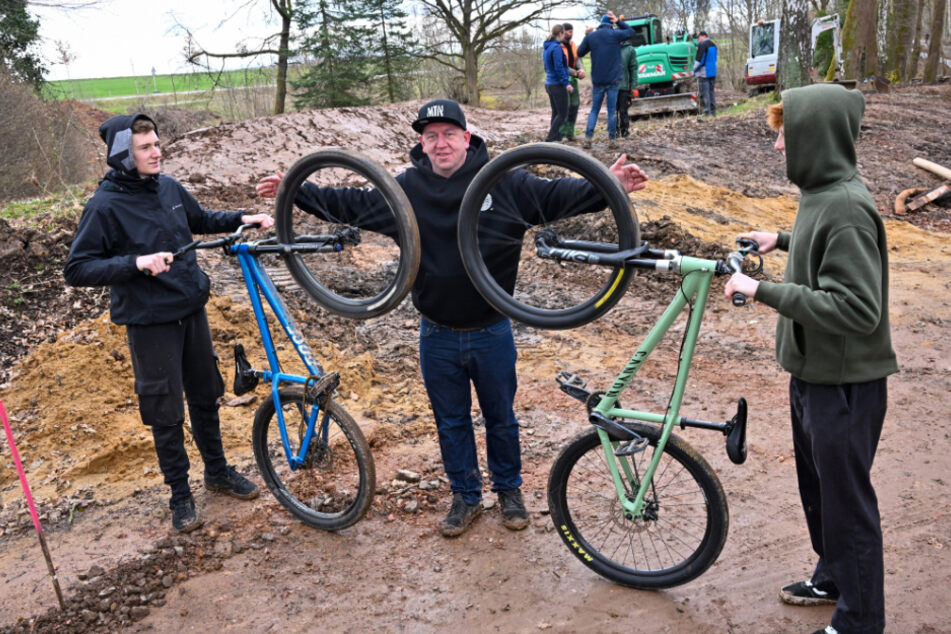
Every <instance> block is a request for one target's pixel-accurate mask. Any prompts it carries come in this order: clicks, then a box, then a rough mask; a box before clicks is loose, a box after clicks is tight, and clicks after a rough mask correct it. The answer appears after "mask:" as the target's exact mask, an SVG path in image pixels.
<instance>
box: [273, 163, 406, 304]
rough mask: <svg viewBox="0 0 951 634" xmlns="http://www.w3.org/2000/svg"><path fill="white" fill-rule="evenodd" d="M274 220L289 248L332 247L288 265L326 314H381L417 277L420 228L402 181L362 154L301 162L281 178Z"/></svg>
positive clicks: (300, 255)
mask: <svg viewBox="0 0 951 634" xmlns="http://www.w3.org/2000/svg"><path fill="white" fill-rule="evenodd" d="M274 217H275V225H276V228H277V235H278V238H279V239H280V241H281V242H282V243H283V244H307V243H309V244H310V245H311V246H313V245H314V244H315V243H318V244H324V243H326V248H323V249H321V250H319V251H315V252H306V253H304V252H291V253H287V254H286V255H285V258H284V261H285V263H286V265H287V268H288V270H289V271H290V273H291V275H292V276H293V278H294V280H295V281H296V282H297V283H298V284H299V285H300V286H301V288H303V289H304V290H305V291H307V293H309V294H310V295H311V296H312V297H313V298H314V299H315V300H316V301H317V303H319V304H320V305H321V306H323V307H324V308H326V309H327V310H330V311H332V312H334V313H337V314H340V315H343V316H345V317H354V318H357V319H366V318H369V317H375V316H377V315H381V314H383V313H385V312H387V311H389V310H390V309H392V308H394V307H396V306H397V305H398V304H399V303H400V302H401V301H402V300H403V298H404V297H405V296H406V293H407V292H408V291H409V290H410V287H411V286H412V285H413V280H415V279H416V272H417V270H418V269H419V230H418V229H417V227H416V216H415V215H414V214H413V209H412V207H411V206H410V204H409V200H407V198H406V194H404V193H403V190H402V188H401V187H400V186H399V184H398V183H397V182H396V179H395V178H393V177H392V176H391V175H390V174H389V173H388V172H386V171H385V170H384V169H383V168H381V167H380V166H379V165H377V164H376V163H374V162H373V161H372V160H370V159H369V158H366V157H364V156H362V155H360V154H356V153H354V152H350V151H348V150H343V149H340V148H328V149H324V150H321V151H319V152H315V153H313V154H310V155H308V156H305V157H304V158H302V159H300V160H299V161H297V162H296V163H295V164H294V165H293V167H291V169H290V170H289V171H288V172H287V174H286V175H285V176H284V179H283V180H282V181H281V186H280V188H279V189H278V193H277V201H276V209H275V216H274ZM354 229H356V231H355V230H354Z"/></svg>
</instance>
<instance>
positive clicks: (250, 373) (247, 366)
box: [233, 343, 258, 396]
mask: <svg viewBox="0 0 951 634" xmlns="http://www.w3.org/2000/svg"><path fill="white" fill-rule="evenodd" d="M257 385H258V375H256V374H255V373H254V370H253V369H252V368H251V363H250V362H249V361H248V357H247V355H246V354H245V353H244V346H242V345H241V344H240V343H236V344H234V386H233V390H234V394H235V396H241V395H242V394H246V393H247V392H250V391H251V390H253V389H254V388H256V387H257Z"/></svg>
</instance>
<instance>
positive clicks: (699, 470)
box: [548, 423, 730, 589]
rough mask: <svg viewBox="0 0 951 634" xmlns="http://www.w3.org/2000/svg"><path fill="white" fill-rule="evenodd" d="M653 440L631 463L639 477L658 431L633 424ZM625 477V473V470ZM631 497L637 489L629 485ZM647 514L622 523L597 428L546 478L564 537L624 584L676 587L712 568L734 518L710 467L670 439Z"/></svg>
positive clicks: (574, 549) (649, 494) (578, 441)
mask: <svg viewBox="0 0 951 634" xmlns="http://www.w3.org/2000/svg"><path fill="white" fill-rule="evenodd" d="M625 426H626V427H629V428H630V429H632V430H634V431H635V432H637V433H638V434H640V435H641V436H643V437H645V438H647V439H648V441H649V445H648V447H647V449H645V450H644V451H642V452H640V453H637V454H634V455H632V456H623V457H622V456H618V457H617V460H618V463H619V467H620V463H621V462H622V461H626V462H627V464H628V466H629V469H630V471H631V473H632V474H634V475H635V476H636V477H638V478H639V477H640V475H639V474H643V473H644V472H645V471H646V469H647V465H648V464H649V463H650V461H651V459H652V458H653V455H654V452H655V450H656V447H657V441H658V439H659V438H660V429H659V428H657V427H654V426H650V425H644V424H640V423H633V424H627V425H625ZM621 473H622V479H624V475H623V474H624V470H623V469H622V470H621ZM625 489H626V494H627V496H628V499H630V500H633V499H634V496H635V495H636V493H637V490H636V487H635V488H634V490H632V489H631V486H630V484H629V483H626V484H625ZM646 501H647V508H646V511H645V516H644V517H643V518H641V519H637V520H629V519H626V518H625V517H624V514H623V510H622V508H621V506H620V503H619V502H618V496H617V490H616V489H615V487H614V480H613V479H612V478H611V473H610V471H609V470H608V465H607V461H606V458H605V454H604V449H603V448H602V446H601V441H600V439H599V437H598V433H597V430H596V429H593V428H592V429H589V430H587V431H584V432H582V433H581V434H579V435H578V436H576V437H575V438H574V439H573V440H572V441H571V442H570V444H568V445H567V446H566V447H565V448H564V449H563V450H562V451H561V453H560V454H559V456H558V458H557V459H556V460H555V463H554V465H553V466H552V469H551V475H550V476H549V480H548V505H549V508H550V509H551V517H552V520H553V521H554V522H555V526H556V527H557V529H558V533H559V534H560V535H561V538H562V540H563V541H564V542H565V544H566V545H567V546H568V548H569V549H570V550H571V552H572V553H574V555H575V556H576V557H577V558H578V559H580V560H581V562H582V563H583V564H584V565H586V566H588V567H589V568H591V569H592V570H594V571H595V572H597V573H598V574H599V575H601V576H603V577H605V578H607V579H610V580H611V581H614V582H615V583H619V584H621V585H624V586H630V587H632V588H641V589H658V588H670V587H672V586H676V585H680V584H682V583H686V582H688V581H690V580H691V579H694V578H696V577H697V576H699V575H701V574H702V573H703V572H704V571H705V570H706V569H707V568H709V567H710V566H711V565H712V564H713V562H714V561H716V558H717V556H719V554H720V550H721V549H722V548H723V544H724V543H725V542H726V535H727V530H728V527H729V522H730V518H729V513H728V511H727V505H726V497H725V495H724V493H723V487H722V486H720V481H719V479H718V478H717V476H716V474H715V473H714V472H713V470H712V469H711V468H710V465H708V464H707V462H706V461H705V460H704V459H703V458H701V457H700V456H699V455H698V454H697V452H696V451H695V450H694V449H693V448H692V447H690V445H688V444H687V443H686V442H684V441H683V440H681V439H680V438H678V437H677V436H674V435H671V436H670V438H669V440H668V441H667V445H666V446H665V447H664V453H663V455H662V456H661V460H660V463H659V464H658V466H657V470H656V471H655V473H654V478H653V482H652V484H651V487H650V489H649V490H648V492H647V497H646Z"/></svg>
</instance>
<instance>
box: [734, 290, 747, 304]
mask: <svg viewBox="0 0 951 634" xmlns="http://www.w3.org/2000/svg"><path fill="white" fill-rule="evenodd" d="M733 305H734V306H745V305H746V295H744V294H743V293H739V292H737V293H733Z"/></svg>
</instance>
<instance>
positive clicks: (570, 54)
mask: <svg viewBox="0 0 951 634" xmlns="http://www.w3.org/2000/svg"><path fill="white" fill-rule="evenodd" d="M562 26H563V27H565V38H564V39H563V40H562V41H561V50H562V51H563V52H564V54H565V64H566V65H567V66H568V75H569V77H570V82H569V83H570V85H571V91H570V92H569V93H568V118H567V119H566V120H565V123H564V125H563V126H562V128H561V136H563V137H564V138H565V139H566V140H568V141H574V140H575V123H576V122H577V121H578V108H580V107H581V93H580V91H579V90H578V81H579V80H581V79H584V78H585V72H584V66H583V65H582V64H581V58H579V57H578V45H577V44H575V43H574V42H572V41H571V36H572V35H574V32H575V27H574V25H573V24H571V23H570V22H565V23H564V24H563V25H562Z"/></svg>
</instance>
